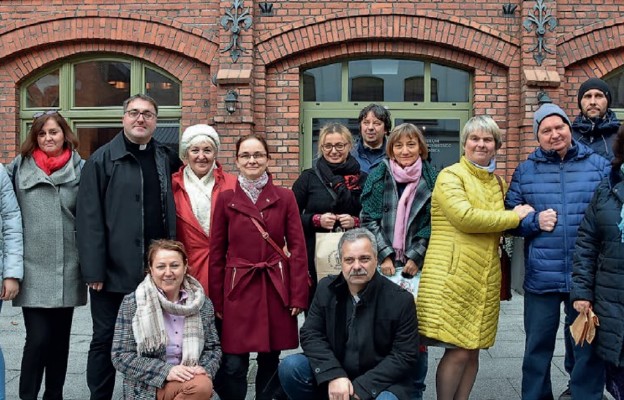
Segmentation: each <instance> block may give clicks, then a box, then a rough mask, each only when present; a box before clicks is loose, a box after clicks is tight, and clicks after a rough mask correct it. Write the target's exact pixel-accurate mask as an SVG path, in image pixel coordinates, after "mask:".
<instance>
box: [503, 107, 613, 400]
mask: <svg viewBox="0 0 624 400" xmlns="http://www.w3.org/2000/svg"><path fill="white" fill-rule="evenodd" d="M533 130H534V132H535V135H536V137H537V141H538V142H539V147H538V148H537V149H536V150H535V151H533V152H532V153H531V154H529V157H528V159H527V160H526V161H525V162H523V163H522V164H520V165H519V166H518V168H516V170H515V172H514V174H513V177H512V179H511V185H510V187H509V191H508V192H507V197H506V199H505V207H506V208H507V209H512V208H514V207H515V206H517V205H519V204H528V205H530V206H532V207H533V208H534V209H535V212H533V213H530V214H529V215H527V216H526V218H524V219H523V220H522V221H521V222H520V226H519V227H518V228H517V229H516V230H514V232H513V233H514V234H515V235H517V236H523V237H524V238H525V241H524V246H525V250H524V257H525V259H524V263H525V271H526V272H525V277H524V291H525V293H524V328H525V331H526V342H525V351H524V360H523V364H522V398H523V399H549V398H550V399H552V398H553V393H552V386H551V382H550V366H551V361H552V357H553V351H554V349H555V341H556V338H557V330H558V328H559V324H560V323H559V320H560V319H559V314H560V307H561V304H562V303H563V309H564V312H565V315H566V317H565V324H564V329H565V331H564V333H565V338H566V357H565V368H566V371H567V372H568V373H569V374H570V383H569V390H566V391H565V392H564V393H563V394H562V395H561V396H560V397H559V399H560V400H563V399H569V398H570V396H571V398H574V399H583V400H600V399H602V392H603V388H604V367H603V365H602V361H600V360H599V359H598V358H597V356H596V355H595V354H594V353H593V351H592V348H591V346H590V345H587V344H586V345H585V346H584V347H581V346H574V344H573V342H572V338H571V337H570V335H569V326H570V324H571V323H572V322H573V321H574V319H575V318H576V317H577V315H578V313H577V312H576V311H575V310H574V308H573V307H572V304H571V303H570V289H571V285H572V258H573V254H574V246H575V243H576V236H577V230H578V227H579V225H580V223H581V220H582V219H583V216H584V214H585V209H586V208H587V206H588V205H589V203H590V201H591V199H592V196H593V193H594V190H595V188H596V186H598V184H599V183H600V181H601V180H602V179H603V178H604V177H605V176H607V174H608V173H609V170H610V167H609V162H608V161H607V159H606V158H604V157H601V156H599V155H598V154H596V153H594V152H593V151H592V150H591V149H590V148H588V147H587V146H585V145H583V144H582V143H579V142H578V141H576V140H574V139H573V138H572V133H571V131H570V120H569V119H568V116H567V115H566V114H565V112H564V111H563V110H562V109H561V108H559V107H558V106H556V105H554V104H544V105H543V106H542V107H540V109H538V110H537V111H536V112H535V114H534V117H533Z"/></svg>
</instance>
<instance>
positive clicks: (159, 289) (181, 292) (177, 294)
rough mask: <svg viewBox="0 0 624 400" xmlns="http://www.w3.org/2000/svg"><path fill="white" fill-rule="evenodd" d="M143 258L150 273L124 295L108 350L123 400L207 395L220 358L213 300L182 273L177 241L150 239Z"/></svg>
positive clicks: (181, 253)
mask: <svg viewBox="0 0 624 400" xmlns="http://www.w3.org/2000/svg"><path fill="white" fill-rule="evenodd" d="M147 259H148V264H149V274H148V275H147V276H146V277H145V279H144V280H143V282H141V283H140V284H139V286H138V287H137V289H136V291H135V292H133V293H130V294H129V295H127V296H126V297H125V298H124V300H123V302H122V303H121V307H120V309H119V315H118V317H117V323H116V325H115V335H114V338H113V347H112V353H111V355H112V362H113V365H114V366H115V368H116V369H117V370H118V371H119V372H121V373H122V374H124V382H123V396H124V399H128V400H144V399H145V400H147V399H156V398H159V399H171V398H175V397H177V396H178V395H183V396H184V398H185V399H189V400H192V399H197V400H200V399H201V400H204V399H210V398H211V397H212V395H213V394H214V391H213V384H212V381H213V378H214V376H215V375H216V373H217V369H218V368H219V362H220V360H221V347H220V346H219V341H218V338H217V330H216V327H215V323H214V322H215V321H214V312H213V308H212V303H211V302H210V300H208V298H206V296H205V294H204V290H203V289H202V287H201V285H200V284H199V282H198V281H197V280H196V279H194V278H193V277H191V276H190V275H187V274H186V271H187V268H188V257H187V255H186V251H185V249H184V245H183V244H182V243H180V242H176V241H173V240H162V239H161V240H156V241H153V242H152V244H151V245H150V248H149V250H148V253H147ZM179 332H182V334H179Z"/></svg>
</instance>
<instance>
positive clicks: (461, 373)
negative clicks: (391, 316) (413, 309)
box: [417, 116, 533, 400]
mask: <svg viewBox="0 0 624 400" xmlns="http://www.w3.org/2000/svg"><path fill="white" fill-rule="evenodd" d="M460 142H461V145H462V147H463V152H464V155H463V156H462V157H461V160H460V162H459V163H457V164H454V165H451V166H449V167H448V168H445V169H444V170H442V172H440V174H439V175H438V180H437V181H436V184H435V188H434V190H433V195H432V201H431V239H430V241H429V247H428V249H427V254H426V257H425V263H424V266H423V272H422V278H421V281H420V286H419V291H418V307H417V309H418V321H419V331H420V334H421V335H422V336H424V342H425V344H428V345H433V346H440V347H443V348H445V352H444V356H443V357H442V359H441V360H440V364H439V365H438V370H437V374H436V390H437V395H438V400H446V399H455V400H459V399H468V397H469V395H470V391H471V390H472V386H473V384H474V381H475V378H476V376H477V371H478V369H479V349H484V348H488V347H491V346H492V345H493V344H494V338H495V337H496V327H497V324H498V312H499V308H500V304H499V295H500V282H501V273H500V261H499V258H498V244H499V240H500V237H501V233H502V232H503V231H505V230H507V229H511V228H515V227H516V226H518V224H519V223H520V220H522V219H523V218H524V217H525V216H526V215H527V214H528V213H529V212H530V211H533V209H532V207H530V206H528V205H519V206H517V207H516V208H514V209H513V210H510V211H505V206H504V203H503V200H504V199H503V197H504V193H503V190H506V187H507V184H506V183H505V182H504V180H503V179H500V180H499V178H498V177H497V176H496V175H494V169H495V167H496V161H495V158H494V156H495V155H496V151H497V150H498V149H499V148H500V147H501V144H502V143H501V132H500V129H499V128H498V125H496V122H494V120H493V119H492V118H490V117H488V116H477V117H473V118H471V119H470V120H469V121H468V122H467V123H466V126H465V127H464V129H463V131H462V134H461V136H460Z"/></svg>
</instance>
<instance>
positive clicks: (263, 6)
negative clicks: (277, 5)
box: [258, 1, 273, 17]
mask: <svg viewBox="0 0 624 400" xmlns="http://www.w3.org/2000/svg"><path fill="white" fill-rule="evenodd" d="M258 6H260V13H261V15H262V16H263V17H272V16H273V3H269V2H268V1H262V2H260V3H258Z"/></svg>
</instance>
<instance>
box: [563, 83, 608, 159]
mask: <svg viewBox="0 0 624 400" xmlns="http://www.w3.org/2000/svg"><path fill="white" fill-rule="evenodd" d="M578 106H579V109H580V110H581V112H580V113H579V115H578V116H577V117H576V119H575V120H574V123H573V124H572V134H573V135H574V139H576V140H578V141H579V142H581V143H583V144H585V145H587V146H589V147H590V148H591V149H592V150H594V151H595V152H596V153H598V154H600V155H601V156H603V157H606V158H607V159H608V160H611V159H613V140H614V139H615V134H616V133H617V131H618V129H619V128H620V121H618V119H617V117H616V116H615V113H614V112H613V111H611V108H610V106H611V90H610V89H609V85H608V84H607V82H605V81H603V80H602V79H598V78H590V79H588V80H586V81H585V82H583V84H582V85H581V87H580V88H579V92H578Z"/></svg>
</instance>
